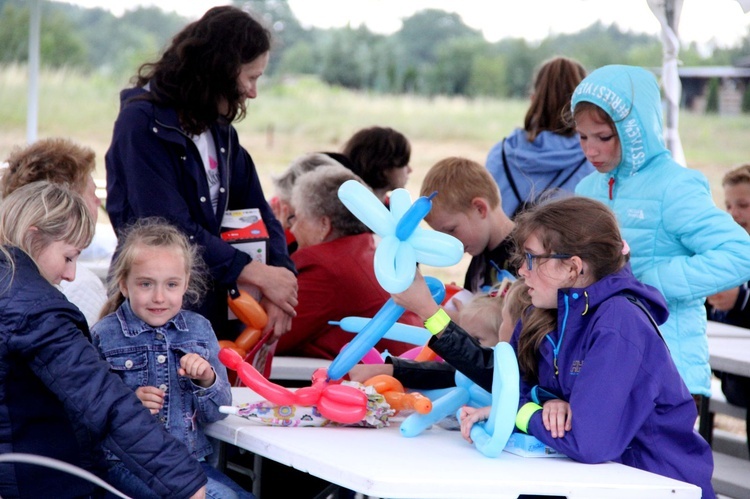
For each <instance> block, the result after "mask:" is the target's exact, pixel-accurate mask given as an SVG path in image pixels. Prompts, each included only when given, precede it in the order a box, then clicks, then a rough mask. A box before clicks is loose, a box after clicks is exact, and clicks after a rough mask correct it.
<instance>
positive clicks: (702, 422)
mask: <svg viewBox="0 0 750 499" xmlns="http://www.w3.org/2000/svg"><path fill="white" fill-rule="evenodd" d="M710 403H711V399H710V398H709V397H706V396H704V395H701V396H700V400H699V402H698V417H699V420H698V433H700V434H701V436H702V437H703V438H704V439H705V440H706V442H708V445H711V441H712V440H713V433H714V415H713V414H711V411H710V407H709V404H710Z"/></svg>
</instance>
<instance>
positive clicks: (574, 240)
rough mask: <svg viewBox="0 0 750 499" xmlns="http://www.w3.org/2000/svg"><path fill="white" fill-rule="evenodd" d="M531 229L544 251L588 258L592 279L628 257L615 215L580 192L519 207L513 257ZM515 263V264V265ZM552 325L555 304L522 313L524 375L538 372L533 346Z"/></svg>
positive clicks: (529, 376) (610, 271)
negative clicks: (624, 250)
mask: <svg viewBox="0 0 750 499" xmlns="http://www.w3.org/2000/svg"><path fill="white" fill-rule="evenodd" d="M532 235H534V236H536V237H537V238H538V239H539V241H540V242H541V244H542V246H543V248H544V251H545V252H546V253H567V254H569V255H575V256H578V257H580V258H581V260H583V261H585V262H586V263H587V264H588V272H589V273H590V274H591V276H592V278H593V279H594V281H598V280H600V279H601V278H603V277H605V276H607V275H609V274H613V273H615V272H617V271H618V270H620V269H621V268H622V267H624V266H625V264H626V263H627V262H628V260H629V258H630V256H629V255H628V254H623V246H624V244H623V241H622V237H621V236H620V229H619V227H618V225H617V219H616V218H615V216H614V214H613V213H612V211H611V210H610V209H609V208H607V207H606V206H605V205H604V204H602V203H600V202H599V201H595V200H593V199H589V198H585V197H579V196H574V197H569V198H563V199H558V200H553V201H549V202H547V203H544V204H540V205H538V206H536V207H535V208H533V209H531V210H529V211H527V212H524V213H522V214H520V215H519V216H518V218H517V219H516V227H515V229H514V230H513V232H512V237H513V240H514V242H515V246H516V252H517V254H516V255H515V258H516V259H517V260H518V261H519V262H521V261H523V260H522V259H523V258H524V254H523V247H524V244H525V243H526V241H527V240H528V239H529V237H531V236H532ZM519 268H520V265H519ZM556 327H557V310H555V309H540V308H533V309H531V311H530V312H529V314H528V315H526V316H525V317H524V319H523V326H522V328H521V335H520V337H519V339H518V364H519V366H520V367H521V370H522V372H524V373H525V376H526V377H527V379H534V378H536V376H537V360H536V356H537V352H538V351H539V345H540V344H541V342H542V341H543V340H544V337H545V336H546V335H547V334H548V333H549V332H550V331H552V330H554V329H555V328H556Z"/></svg>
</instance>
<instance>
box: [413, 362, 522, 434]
mask: <svg viewBox="0 0 750 499" xmlns="http://www.w3.org/2000/svg"><path fill="white" fill-rule="evenodd" d="M493 381H494V380H493ZM430 399H431V400H432V398H431V397H430ZM491 400H492V395H490V394H489V393H488V392H487V390H485V389H483V388H482V387H480V386H479V385H477V384H475V383H474V382H473V381H471V380H470V379H469V378H467V377H466V376H465V375H464V374H463V373H461V372H459V371H456V386H455V388H451V389H449V390H448V391H447V392H445V393H444V394H443V395H441V396H439V397H438V398H437V399H435V400H433V401H432V410H431V411H430V412H428V413H427V414H419V413H416V412H415V413H413V414H410V415H409V416H408V417H407V418H406V419H404V421H403V422H402V423H401V426H400V427H399V431H400V432H401V434H402V435H403V436H405V437H416V436H417V435H419V434H420V433H422V432H423V431H424V430H426V429H427V428H429V427H430V426H432V425H433V424H435V423H437V422H438V421H440V420H441V419H443V418H444V417H446V416H449V415H451V414H454V413H455V412H456V411H457V410H458V409H460V408H461V407H462V406H465V405H470V406H472V407H486V406H488V405H490V403H491ZM516 405H518V404H516Z"/></svg>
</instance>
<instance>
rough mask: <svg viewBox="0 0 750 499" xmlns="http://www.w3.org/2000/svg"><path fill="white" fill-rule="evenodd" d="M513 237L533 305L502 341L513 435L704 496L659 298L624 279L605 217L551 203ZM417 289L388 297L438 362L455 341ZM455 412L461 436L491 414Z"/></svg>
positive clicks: (577, 202) (704, 476) (704, 453)
mask: <svg viewBox="0 0 750 499" xmlns="http://www.w3.org/2000/svg"><path fill="white" fill-rule="evenodd" d="M582 214H585V216H582ZM512 237H513V240H514V242H515V245H516V248H517V252H518V254H519V257H520V259H521V260H522V263H521V265H520V267H519V275H520V276H521V277H523V278H524V281H525V283H526V285H527V286H528V287H529V290H528V293H529V296H530V297H531V302H532V305H533V307H532V308H530V309H529V311H528V312H527V313H526V314H524V316H523V318H522V320H521V322H520V323H519V324H517V325H516V328H515V331H514V332H513V337H512V339H511V345H513V347H514V348H515V350H516V354H517V355H518V364H519V368H520V371H521V373H520V374H521V384H520V401H519V404H518V407H519V409H518V413H517V417H516V427H517V431H522V432H526V433H528V434H531V435H533V436H535V437H536V438H538V439H539V440H541V441H542V442H544V444H546V445H547V446H549V447H551V448H553V449H555V450H556V451H558V452H560V453H563V454H565V455H567V456H568V457H570V458H571V459H574V460H576V461H580V462H584V463H601V462H605V461H615V462H619V463H622V464H625V465H628V466H633V467H635V468H639V469H643V470H646V471H650V472H652V473H657V474H660V475H663V476H667V477H670V478H674V479H677V480H681V481H684V482H688V483H693V484H695V485H697V486H699V487H701V488H702V489H703V497H704V498H706V497H709V498H710V497H714V492H713V488H712V487H711V474H712V471H713V459H712V455H711V449H710V447H709V446H708V444H707V443H706V441H705V440H703V438H702V437H701V436H700V435H699V434H698V433H697V432H696V431H695V429H694V427H693V426H694V424H695V419H696V416H697V412H696V408H695V404H694V403H693V399H692V397H691V395H690V392H689V391H688V389H687V387H686V386H685V383H684V382H683V381H682V378H681V377H680V374H679V373H678V372H677V368H676V367H675V365H674V362H673V361H672V358H671V356H670V354H669V349H668V348H667V346H666V344H665V343H664V340H663V339H662V338H661V335H660V333H659V330H658V326H657V324H661V323H663V322H664V321H665V320H666V319H667V316H668V312H667V307H666V303H665V300H664V297H663V296H662V295H661V293H659V291H658V290H656V289H655V288H653V287H651V286H648V285H645V284H642V283H641V282H639V281H638V280H637V279H636V278H635V277H634V276H633V273H632V271H631V269H630V264H629V258H630V255H629V251H628V247H627V244H626V243H625V241H623V240H622V238H621V237H620V231H619V228H618V226H617V221H616V219H615V216H614V215H613V213H612V212H611V211H610V210H609V209H608V208H607V207H606V206H604V205H603V204H602V203H600V202H598V201H594V200H591V199H588V198H582V197H571V198H567V199H561V200H557V201H552V202H549V203H547V204H542V205H539V206H538V207H536V208H534V209H532V210H531V211H528V212H525V213H523V214H521V215H519V217H518V219H517V225H516V228H515V229H514V232H513V234H512ZM529 263H531V265H529ZM423 286H424V285H423V284H422V280H417V281H415V284H413V285H412V286H411V287H410V288H409V289H407V290H406V291H405V292H403V293H401V294H399V295H395V296H394V300H395V301H396V302H397V303H398V304H399V305H402V306H404V307H406V308H407V309H409V310H412V311H414V312H415V313H416V314H417V315H419V316H420V317H422V318H423V319H426V322H425V327H427V328H428V329H430V331H431V332H433V334H435V335H436V336H435V337H434V338H432V339H431V340H430V342H429V346H430V348H432V349H433V350H434V351H435V352H436V353H437V354H438V355H441V356H443V354H444V350H445V347H446V345H449V344H450V341H451V337H452V336H455V335H459V334H465V333H463V332H462V331H461V330H460V328H459V327H458V326H456V325H455V324H453V323H452V322H450V321H446V320H443V314H444V312H442V310H440V309H438V307H437V305H435V303H434V302H432V303H430V297H429V294H428V293H425V290H424V289H423ZM467 375H468V374H467ZM461 411H462V412H461V424H462V428H461V431H462V433H463V435H464V436H465V437H466V438H467V439H468V438H469V434H470V430H471V427H472V426H473V425H474V424H475V423H476V422H477V421H480V420H484V419H487V417H488V416H489V413H490V408H489V407H485V408H472V407H465V408H463V409H462V410H461Z"/></svg>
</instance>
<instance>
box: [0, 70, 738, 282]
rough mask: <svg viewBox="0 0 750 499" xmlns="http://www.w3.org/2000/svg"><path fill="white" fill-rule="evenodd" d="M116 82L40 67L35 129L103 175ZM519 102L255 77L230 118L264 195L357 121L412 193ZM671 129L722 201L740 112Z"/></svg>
mask: <svg viewBox="0 0 750 499" xmlns="http://www.w3.org/2000/svg"><path fill="white" fill-rule="evenodd" d="M126 86H128V82H126V81H120V82H117V81H113V80H112V79H109V78H106V77H104V76H98V75H93V76H91V75H89V76H87V75H82V74H80V73H75V72H69V71H65V70H59V71H54V72H52V71H43V72H42V75H41V81H40V90H39V119H38V121H39V137H52V136H64V137H69V138H71V139H73V140H76V141H78V142H80V143H82V144H86V145H88V146H90V147H91V148H93V149H94V150H95V151H96V154H97V160H98V166H97V174H98V176H99V177H101V178H103V177H104V160H103V158H104V153H105V152H106V150H107V147H108V145H109V141H110V137H111V133H112V125H113V123H114V120H115V118H116V116H117V111H118V107H119V97H118V95H119V91H120V89H121V88H124V87H126ZM526 105H527V102H525V101H519V100H487V99H475V100H469V99H465V98H434V99H428V98H422V97H414V96H386V95H377V94H367V93H356V92H351V91H347V90H343V89H339V88H330V87H327V86H326V85H323V84H321V83H320V82H318V81H317V80H315V79H312V78H298V79H288V80H284V81H280V82H276V81H274V82H272V81H270V80H266V81H264V82H262V83H261V87H260V89H259V97H258V99H256V100H255V101H253V102H251V103H250V104H249V107H248V116H247V117H246V118H245V120H243V121H242V122H239V123H238V124H237V129H238V132H239V134H240V141H241V143H242V144H243V145H244V147H245V148H246V149H247V150H248V151H249V152H250V154H251V155H252V156H253V159H254V160H255V163H256V165H257V167H258V171H259V174H260V177H261V181H262V183H263V186H264V189H265V191H266V194H267V195H269V196H270V195H271V192H272V189H271V176H272V175H273V174H274V173H277V172H280V171H281V170H283V169H284V168H285V167H286V165H287V164H288V163H289V162H290V161H291V160H292V159H294V158H295V157H297V156H299V155H300V154H303V153H306V152H310V151H321V150H324V151H334V150H340V148H341V147H342V145H343V143H344V142H345V140H346V139H347V138H348V137H349V136H350V135H351V134H352V133H354V132H355V131H356V130H357V129H359V128H361V127H365V126H372V125H382V126H390V127H393V128H395V129H397V130H399V131H401V132H402V133H404V134H405V135H406V136H407V137H408V138H409V140H410V141H411V143H412V162H411V166H412V168H413V169H414V172H413V174H412V176H411V178H410V180H409V184H408V186H407V188H408V189H409V191H410V192H411V193H412V195H413V196H416V195H417V194H418V192H419V185H420V183H421V180H422V177H423V176H424V174H425V172H426V171H427V170H428V169H429V167H430V166H431V165H432V164H434V163H435V162H436V161H437V160H439V159H441V158H444V157H446V156H454V155H455V156H466V157H468V158H471V159H473V160H476V161H478V162H480V163H482V164H483V163H484V160H485V157H486V155H487V152H488V151H489V149H490V148H491V147H492V145H494V144H495V142H497V141H498V140H500V139H501V138H502V137H504V136H505V135H507V134H508V133H509V132H510V131H511V130H512V129H513V128H515V127H516V126H518V125H519V124H521V123H522V121H523V116H524V113H525V111H526ZM26 109H27V78H26V70H25V68H23V67H19V66H7V67H0V160H2V159H4V158H5V157H7V155H8V153H9V152H10V150H11V149H12V148H13V147H14V146H16V145H21V144H24V143H25V141H26ZM680 136H681V139H682V143H683V147H684V149H685V155H686V157H687V160H688V165H689V166H690V167H691V168H695V169H698V170H701V171H702V172H703V173H704V174H706V176H707V177H708V178H709V181H710V182H711V186H712V190H713V194H714V199H715V201H716V202H717V204H719V205H722V204H723V201H722V194H721V185H720V183H721V177H722V175H723V174H724V173H725V172H726V171H728V170H730V169H731V168H732V167H734V166H736V165H738V164H740V163H743V162H747V161H750V115H742V116H717V115H696V114H692V113H688V112H682V113H681V115H680ZM467 264H468V260H467V259H464V261H462V263H461V264H459V265H458V266H456V267H455V268H452V269H433V270H434V272H430V270H429V269H427V270H426V272H427V273H432V275H436V276H438V277H441V278H443V279H445V280H455V281H458V282H459V283H460V282H461V278H462V276H463V272H464V270H465V266H466V265H467Z"/></svg>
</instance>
